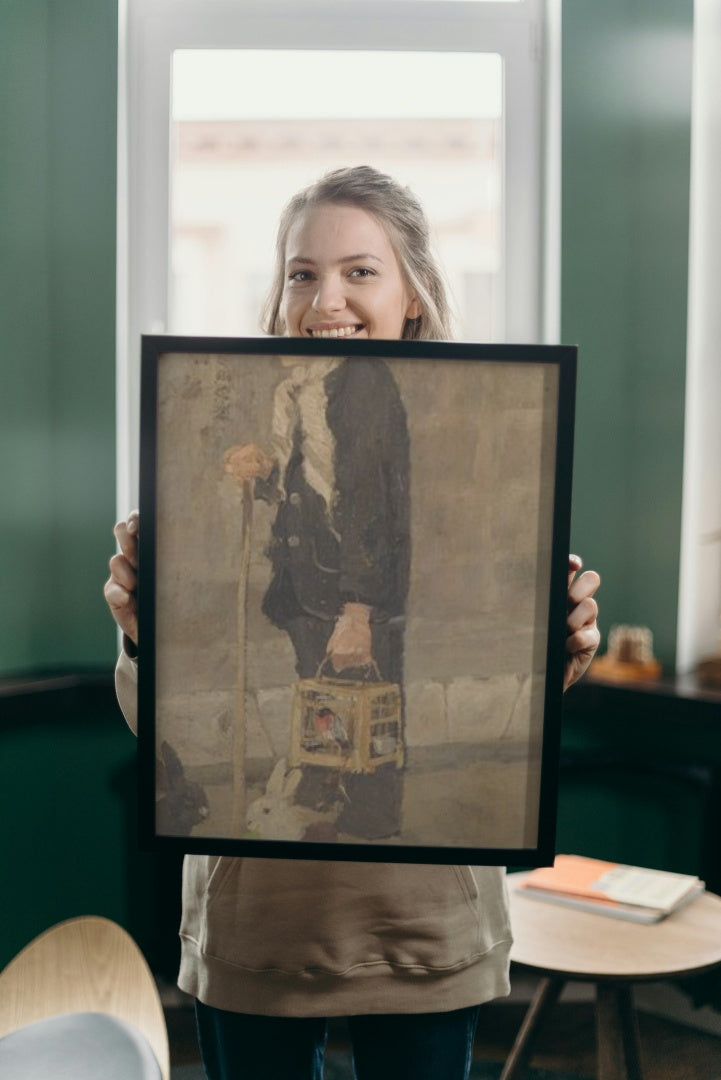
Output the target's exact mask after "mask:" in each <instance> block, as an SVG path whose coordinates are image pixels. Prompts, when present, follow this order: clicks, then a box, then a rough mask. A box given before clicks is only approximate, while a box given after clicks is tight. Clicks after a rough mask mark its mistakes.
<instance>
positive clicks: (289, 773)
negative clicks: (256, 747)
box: [246, 758, 333, 840]
mask: <svg viewBox="0 0 721 1080" xmlns="http://www.w3.org/2000/svg"><path fill="white" fill-rule="evenodd" d="M302 775H303V774H302V770H301V769H299V768H294V769H290V770H288V766H287V763H286V760H285V758H281V759H280V760H279V761H278V762H277V763H276V765H275V766H274V768H273V771H272V773H271V774H270V777H269V779H268V783H267V784H266V788H265V794H264V795H261V796H260V798H258V799H256V800H255V801H254V802H252V803H251V804H250V806H249V807H248V814H247V819H246V821H247V826H248V830H249V831H250V832H252V833H255V834H256V835H257V836H258V837H259V838H260V839H262V840H302V839H304V838H306V832H307V831H308V829H310V830H311V836H312V834H313V826H317V825H318V824H319V823H320V822H323V823H325V822H329V821H331V820H332V816H333V815H329V814H328V813H322V812H320V811H318V810H312V809H310V808H309V807H305V806H299V805H298V804H296V803H294V801H293V797H294V795H295V792H296V790H297V788H298V784H299V783H300V781H301V777H302Z"/></svg>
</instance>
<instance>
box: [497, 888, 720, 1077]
mask: <svg viewBox="0 0 721 1080" xmlns="http://www.w3.org/2000/svg"><path fill="white" fill-rule="evenodd" d="M524 877H525V874H509V875H508V886H509V894H510V902H511V925H512V928H513V937H514V944H513V948H512V950H511V960H513V961H514V962H515V963H517V964H522V965H523V966H524V967H526V968H529V969H531V970H533V971H535V972H537V973H539V974H540V975H542V979H541V981H540V983H539V985H538V988H537V990H536V992H535V994H534V997H533V1000H532V1001H531V1004H530V1006H529V1009H528V1012H527V1013H526V1016H525V1018H524V1021H523V1024H522V1025H521V1029H520V1031H519V1033H518V1035H517V1037H516V1041H515V1043H514V1045H513V1048H512V1050H511V1053H510V1055H509V1057H508V1060H507V1062H506V1064H505V1066H504V1069H503V1072H502V1074H501V1080H518V1078H520V1077H522V1076H523V1074H524V1071H525V1069H526V1066H527V1065H528V1063H529V1061H530V1058H531V1055H532V1052H533V1043H534V1040H535V1036H536V1034H537V1032H538V1030H539V1027H540V1024H541V1023H542V1021H543V1019H544V1017H545V1016H547V1014H548V1012H549V1011H550V1010H551V1008H552V1007H553V1005H554V1004H555V1002H556V1001H557V1000H558V997H559V995H560V993H561V990H562V989H563V986H564V984H565V983H566V982H568V981H569V980H575V981H579V982H592V983H594V984H595V986H596V1033H597V1045H598V1077H599V1080H643V1078H642V1072H641V1063H640V1057H639V1049H638V1030H637V1025H636V1017H635V1014H634V1010H633V999H632V986H633V983H637V982H655V981H657V980H660V979H670V978H679V977H681V976H688V975H697V974H700V973H701V972H703V971H709V970H710V969H712V968H715V967H719V966H721V898H720V897H718V896H716V895H715V894H714V893H709V892H706V893H703V894H702V895H701V896H699V897H697V898H696V899H695V900H693V901H691V903H690V904H687V905H686V906H685V907H683V908H681V909H679V910H678V911H676V912H674V913H673V914H671V915H669V916H667V917H666V918H665V919H663V920H661V922H658V923H652V924H650V925H649V924H646V923H636V922H626V921H624V920H621V919H616V918H611V917H609V916H607V915H596V914H592V913H589V912H586V911H576V910H574V909H573V908H568V907H562V906H560V905H557V904H551V903H543V902H542V901H540V900H534V899H529V898H528V897H526V896H523V893H522V891H520V892H519V891H518V890H517V888H516V885H517V883H518V882H519V881H521V880H522V879H523V878H524Z"/></svg>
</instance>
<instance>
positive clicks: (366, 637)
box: [326, 604, 373, 671]
mask: <svg viewBox="0 0 721 1080" xmlns="http://www.w3.org/2000/svg"><path fill="white" fill-rule="evenodd" d="M370 619H371V609H370V608H369V607H368V606H367V604H345V605H344V607H343V612H342V614H341V615H340V616H339V617H338V619H337V620H336V624H335V629H334V630H333V633H332V634H331V636H330V639H329V641H328V645H327V647H326V656H327V657H328V658H329V660H330V662H331V664H332V665H333V670H334V671H344V670H345V669H346V668H359V667H367V665H368V664H371V663H373V655H372V652H371V622H370Z"/></svg>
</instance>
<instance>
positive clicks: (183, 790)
mask: <svg viewBox="0 0 721 1080" xmlns="http://www.w3.org/2000/svg"><path fill="white" fill-rule="evenodd" d="M155 783H156V796H157V802H156V804H155V822H156V827H157V831H158V834H159V835H160V836H190V833H191V831H192V828H193V826H194V825H198V824H199V823H200V822H201V821H204V820H205V818H206V817H207V816H208V813H209V807H208V799H207V796H206V794H205V791H204V790H203V788H202V787H201V786H200V784H197V783H196V782H195V781H194V780H188V778H187V777H186V775H185V771H184V769H183V764H182V762H181V760H180V758H179V757H178V755H177V753H176V752H175V750H174V749H173V747H172V746H171V745H170V743H167V742H163V744H162V745H161V747H160V757H159V758H157V760H156V780H155Z"/></svg>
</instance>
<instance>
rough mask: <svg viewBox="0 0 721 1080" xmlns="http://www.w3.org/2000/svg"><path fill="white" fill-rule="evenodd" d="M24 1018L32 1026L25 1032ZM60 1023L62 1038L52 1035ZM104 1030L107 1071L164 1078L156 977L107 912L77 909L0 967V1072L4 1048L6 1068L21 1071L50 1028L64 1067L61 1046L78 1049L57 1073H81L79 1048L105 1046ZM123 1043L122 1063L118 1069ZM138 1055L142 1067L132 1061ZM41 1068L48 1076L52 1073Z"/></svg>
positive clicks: (162, 1027) (81, 1050) (82, 1050)
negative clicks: (71, 1064)
mask: <svg viewBox="0 0 721 1080" xmlns="http://www.w3.org/2000/svg"><path fill="white" fill-rule="evenodd" d="M61 1018H62V1019H61ZM29 1025H34V1026H33V1029H32V1033H29ZM103 1025H106V1026H105V1027H103ZM61 1029H62V1032H63V1039H64V1041H62V1040H61V1041H58V1033H59V1032H60V1031H61ZM91 1029H92V1030H93V1036H92V1038H91V1037H90V1030H91ZM104 1032H107V1033H108V1037H112V1040H113V1042H112V1046H113V1054H112V1060H113V1062H114V1063H115V1064H113V1069H114V1070H115V1071H114V1072H112V1075H118V1076H120V1075H122V1076H123V1077H125V1076H126V1075H127V1077H128V1080H130V1078H133V1080H135V1078H136V1077H137V1078H142V1080H145V1078H146V1077H150V1076H152V1075H153V1072H154V1074H155V1075H156V1076H158V1077H160V1078H162V1080H169V1076H170V1059H169V1051H168V1035H167V1029H166V1025H165V1016H164V1014H163V1008H162V1005H161V1002H160V997H159V995H158V991H157V988H156V985H155V981H154V979H153V976H152V974H151V972H150V969H149V968H148V965H147V963H146V962H145V958H144V957H143V955H142V953H141V952H140V950H139V948H138V947H137V945H136V944H135V942H134V941H133V939H132V938H131V937H130V936H129V935H128V934H127V933H126V931H125V930H123V929H122V927H120V926H118V925H117V924H116V923H114V922H111V921H110V920H109V919H104V918H99V917H97V916H83V917H80V918H76V919H70V920H68V921H67V922H62V923H58V925H57V926H53V927H51V928H50V929H49V930H46V931H45V932H44V933H43V934H40V936H39V937H37V938H35V940H34V941H31V942H30V944H29V945H27V946H26V947H25V948H24V949H23V950H22V952H20V953H19V954H18V955H17V956H16V957H15V958H14V959H13V960H11V961H10V963H9V964H8V966H7V967H6V968H5V970H4V971H3V972H2V973H0V1074H2V1073H3V1065H2V1062H3V1055H5V1057H6V1061H12V1062H13V1073H12V1075H13V1076H18V1077H19V1076H21V1075H22V1069H21V1066H22V1068H24V1067H25V1065H24V1061H25V1057H27V1058H30V1057H31V1056H32V1054H33V1053H35V1052H37V1053H39V1052H40V1049H41V1047H42V1045H43V1039H44V1038H45V1039H46V1041H47V1038H46V1036H47V1035H48V1033H50V1034H49V1037H50V1040H51V1041H52V1039H55V1042H54V1044H53V1045H54V1048H55V1053H56V1055H57V1054H58V1053H62V1055H63V1057H64V1058H65V1068H66V1069H67V1067H68V1061H67V1054H68V1052H69V1051H68V1047H70V1048H71V1052H72V1053H75V1051H76V1049H77V1053H78V1055H79V1057H78V1066H77V1069H75V1070H72V1069H71V1070H70V1072H62V1075H63V1076H65V1075H73V1076H74V1077H77V1080H81V1078H82V1077H84V1076H85V1075H86V1073H85V1072H84V1071H83V1068H84V1067H85V1065H84V1062H83V1061H81V1060H80V1058H81V1056H82V1054H83V1053H85V1054H86V1057H87V1055H88V1054H89V1053H90V1052H91V1048H92V1046H93V1045H95V1046H104V1045H110V1044H109V1043H108V1044H104V1043H103V1042H102V1039H103V1038H104V1034H103V1033H104ZM23 1034H26V1035H27V1037H26V1038H23ZM86 1034H87V1035H88V1037H87V1038H85V1036H86ZM93 1039H95V1040H96V1041H95V1043H93ZM98 1040H100V1042H98ZM126 1044H127V1046H128V1048H129V1051H130V1052H129V1053H128V1054H127V1056H126V1060H127V1062H128V1064H127V1067H126V1071H124V1072H121V1071H120V1070H121V1068H122V1066H121V1064H120V1061H121V1059H122V1058H123V1049H122V1048H123V1046H124V1045H126ZM118 1047H120V1050H118ZM33 1048H35V1050H34V1049H33ZM150 1051H152V1054H151V1053H150ZM19 1055H21V1056H19ZM22 1055H24V1056H25V1057H23V1056H22ZM141 1059H142V1060H143V1061H144V1062H145V1063H146V1064H145V1066H141V1065H139V1064H138V1062H139V1061H140V1060H141ZM48 1060H50V1058H49V1059H48ZM18 1061H20V1062H21V1065H18ZM153 1062H154V1063H155V1064H153ZM46 1068H47V1066H46ZM95 1068H96V1069H97V1062H95ZM111 1071H112V1070H111V1069H110V1059H109V1060H108V1062H107V1063H106V1065H104V1066H103V1073H102V1074H103V1075H104V1076H105V1075H108V1076H109V1075H111ZM5 1075H8V1074H7V1073H5ZM27 1075H31V1073H30V1071H29V1067H28V1072H27ZM32 1075H38V1074H37V1073H34V1074H32ZM44 1075H45V1076H47V1080H53V1075H54V1074H53V1073H52V1072H47V1071H45V1072H44ZM87 1075H99V1074H98V1073H97V1072H93V1073H91V1072H88V1073H87Z"/></svg>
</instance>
